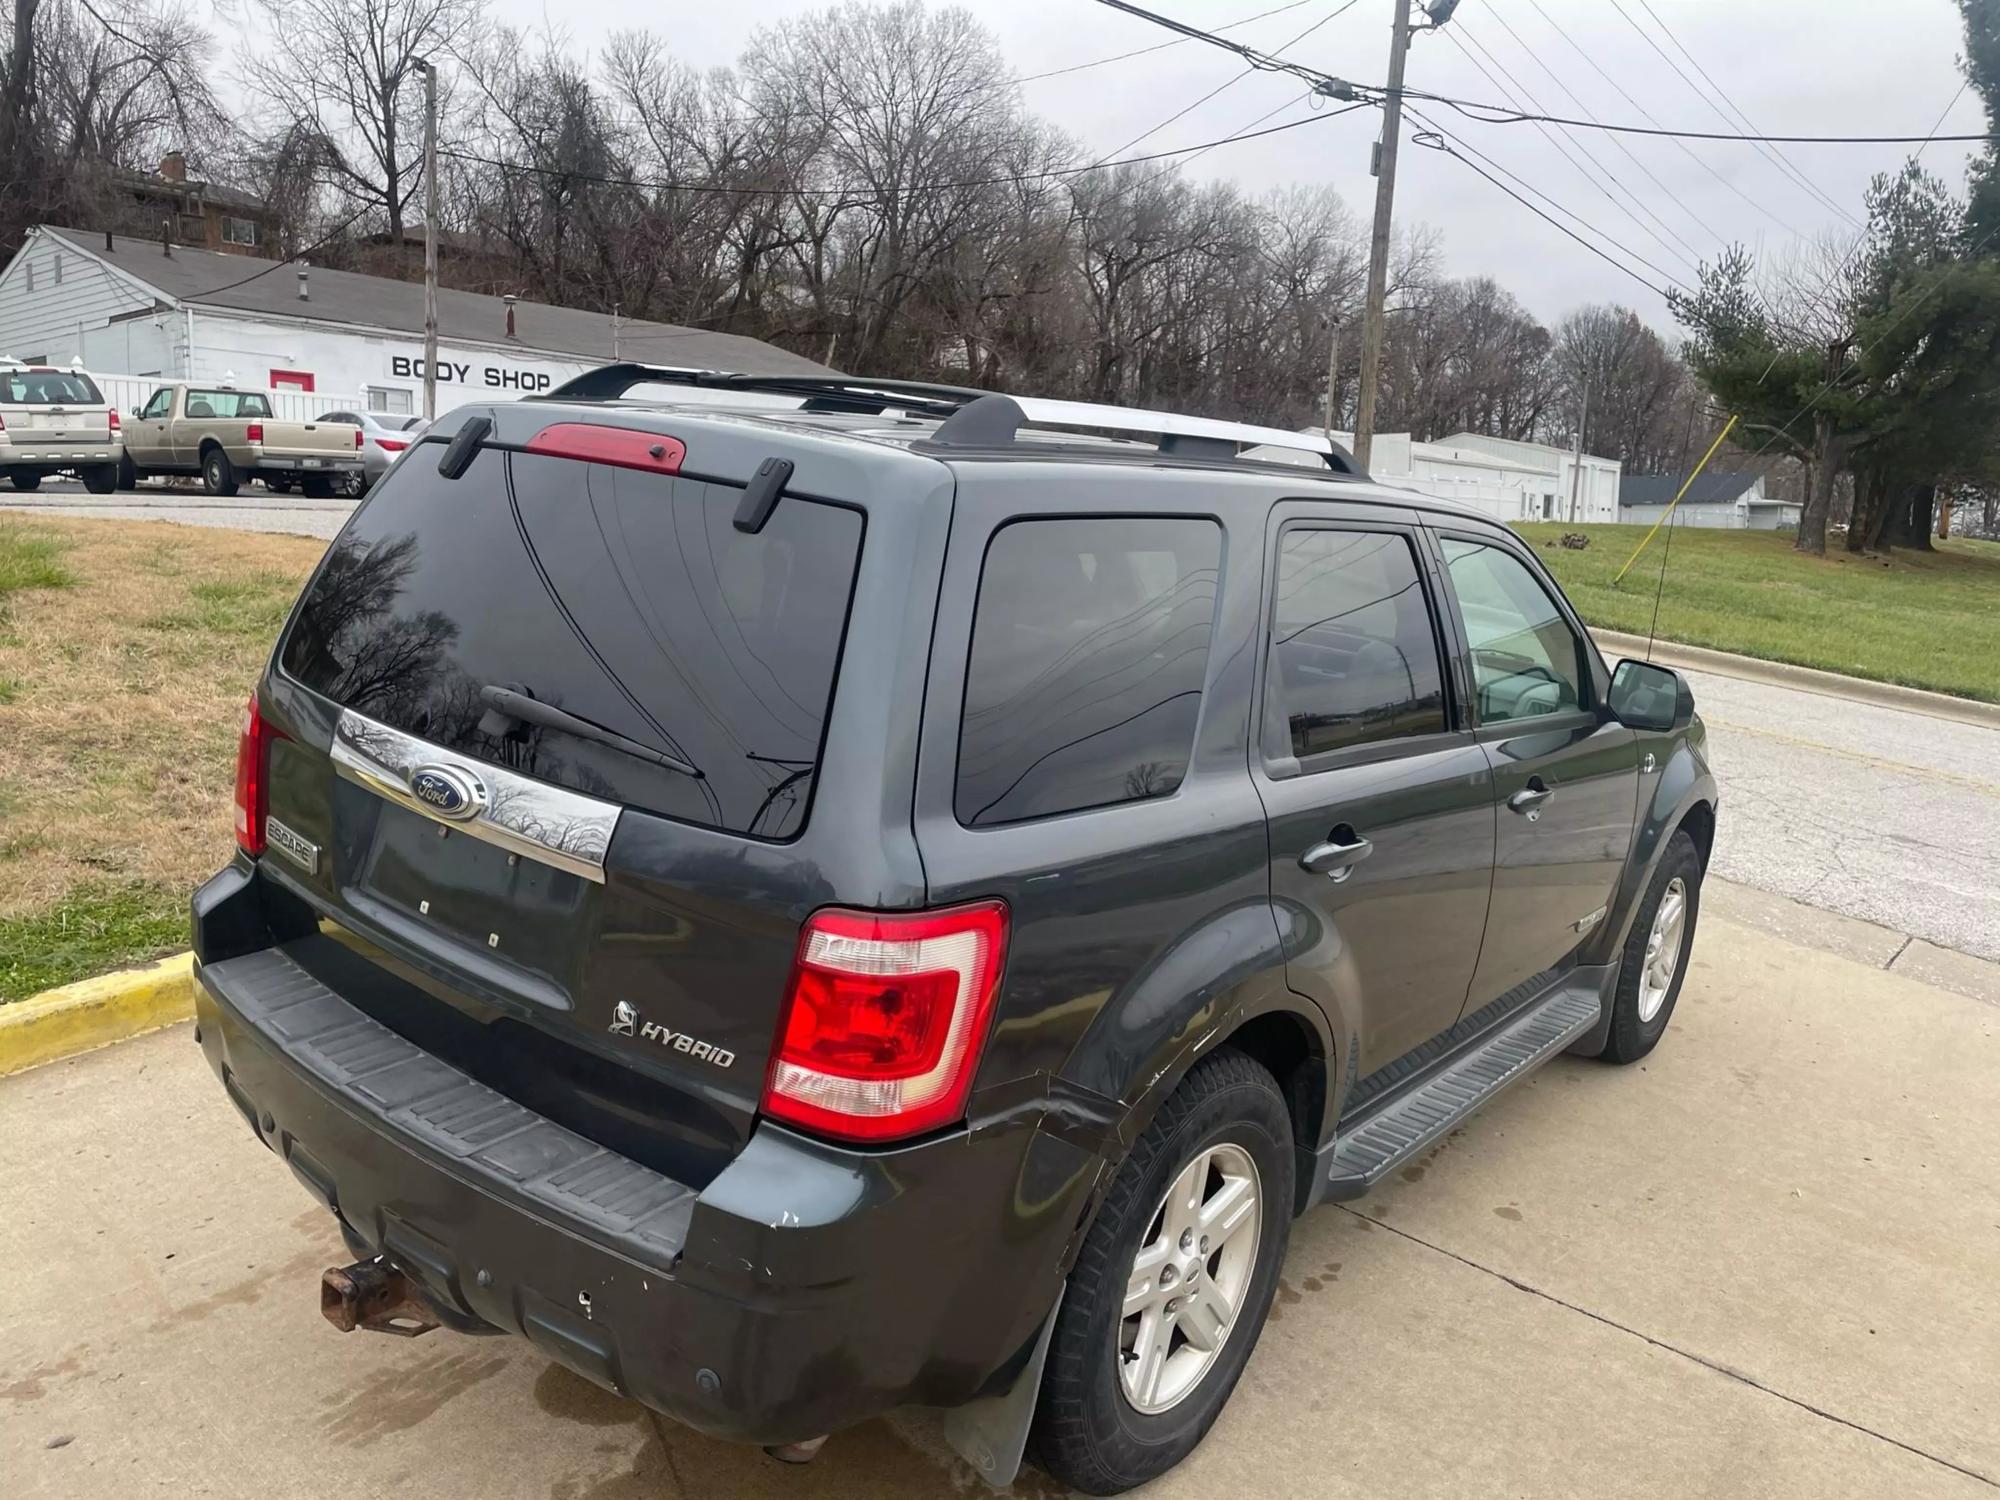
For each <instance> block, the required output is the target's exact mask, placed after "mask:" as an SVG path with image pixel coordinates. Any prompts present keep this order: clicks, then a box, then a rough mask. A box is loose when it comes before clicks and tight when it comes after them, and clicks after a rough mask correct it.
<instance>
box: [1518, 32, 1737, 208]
mask: <svg viewBox="0 0 2000 1500" xmlns="http://www.w3.org/2000/svg"><path fill="white" fill-rule="evenodd" d="M1528 3H1529V4H1530V5H1533V6H1534V7H1535V9H1536V11H1537V12H1539V13H1540V15H1541V17H1542V19H1543V20H1545V21H1547V22H1548V23H1549V24H1550V25H1551V26H1555V29H1556V32H1557V34H1558V35H1560V36H1561V37H1562V39H1563V40H1564V41H1565V42H1568V43H1569V45H1570V47H1571V49H1572V50H1574V51H1576V52H1577V53H1579V54H1580V55H1581V56H1582V58H1583V60H1584V61H1585V62H1587V63H1589V64H1590V65H1591V66H1592V67H1593V68H1597V72H1598V76H1599V77H1601V78H1603V79H1604V81H1605V82H1607V83H1610V84H1611V86H1612V87H1613V88H1615V89H1618V92H1619V93H1621V94H1624V95H1625V98H1626V100H1627V101H1628V102H1629V103H1631V104H1632V105H1633V106H1634V107H1635V108H1639V111H1640V113H1641V114H1645V110H1644V108H1643V107H1641V106H1639V102H1638V100H1636V99H1633V98H1632V96H1631V95H1630V94H1629V93H1626V92H1625V90H1624V89H1623V88H1620V87H1619V85H1618V84H1617V83H1616V82H1615V81H1613V80H1612V78H1611V75H1610V74H1609V73H1606V72H1605V71H1604V69H1603V68H1601V67H1598V64H1597V59H1596V58H1594V57H1592V56H1591V55H1590V54H1589V53H1588V52H1584V51H1583V49H1582V48H1580V47H1578V46H1577V44H1576V42H1575V41H1574V39H1572V38H1571V36H1570V34H1569V33H1568V32H1567V31H1564V30H1563V29H1562V27H1561V26H1558V25H1556V22H1555V20H1554V18H1553V17H1551V16H1550V15H1549V13H1548V12H1547V11H1545V10H1543V9H1542V6H1541V0H1528ZM1487 9H1488V10H1489V12H1490V13H1491V14H1492V16H1493V19H1494V20H1496V21H1498V22H1499V23H1500V25H1501V28H1502V29H1503V30H1505V31H1506V33H1507V35H1509V36H1511V37H1512V38H1513V39H1514V41H1515V43H1516V45H1518V46H1519V47H1520V48H1521V50H1522V51H1523V52H1526V53H1527V54H1528V56H1530V57H1532V58H1533V59H1534V60H1535V65H1536V66H1537V67H1539V68H1540V69H1541V70H1542V71H1543V72H1544V73H1546V74H1548V75H1549V77H1550V78H1551V79H1552V80H1554V82H1555V86H1556V87H1557V88H1559V89H1561V90H1562V91H1563V93H1564V94H1565V95H1567V96H1568V98H1569V100H1570V102H1571V103H1573V104H1574V105H1576V107H1577V108H1578V109H1581V110H1582V111H1583V112H1584V115H1585V116H1586V117H1587V118H1589V119H1592V120H1595V119H1596V118H1597V116H1596V115H1594V114H1592V113H1591V111H1590V107H1589V106H1588V105H1586V104H1585V103H1584V102H1583V100H1582V99H1581V98H1580V97H1579V96H1578V95H1577V92H1576V90H1575V89H1573V88H1571V87H1570V86H1569V85H1568V84H1567V83H1565V82H1564V81H1563V78H1562V75H1561V74H1560V73H1558V72H1556V70H1555V69H1554V68H1552V67H1550V66H1549V64H1548V61H1547V60H1546V59H1545V58H1544V57H1543V56H1542V55H1541V54H1540V53H1539V52H1537V51H1536V50H1535V49H1534V48H1533V47H1531V46H1529V45H1528V42H1527V40H1526V39H1525V38H1524V37H1523V36H1522V35H1521V33H1520V32H1518V31H1516V30H1515V29H1514V27H1513V25H1512V24H1511V23H1510V22H1509V21H1508V19H1507V17H1506V16H1505V15H1504V14H1503V13H1502V12H1501V11H1500V10H1499V8H1498V7H1496V6H1492V5H1489V6H1488V7H1487ZM1647 118H1648V119H1651V118H1652V117H1651V116H1650V115H1647ZM1654 123H1655V124H1657V123H1658V122H1657V121H1655V122H1654ZM1611 144H1612V145H1614V146H1616V147H1617V148H1618V149H1619V150H1620V151H1622V152H1623V153H1624V154H1625V159H1626V160H1627V161H1629V162H1631V163H1632V165H1633V166H1635V167H1637V168H1638V169H1639V170H1640V171H1641V172H1643V173H1645V174H1646V180H1647V181H1648V182H1650V183H1652V184H1653V186H1654V187H1656V188H1658V189H1659V190H1660V191H1661V192H1662V193H1665V194H1666V195H1667V197H1668V198H1670V199H1672V200H1673V204H1674V206H1675V207H1676V208H1678V209H1679V210H1680V211H1681V212H1682V213H1684V214H1686V215H1687V216H1688V218H1689V219H1690V220H1692V221H1693V222H1694V223H1696V224H1698V225H1700V226H1701V228H1702V230H1703V231H1704V232H1705V233H1707V235H1708V236H1709V238H1710V239H1712V240H1715V241H1716V242H1717V243H1718V244H1727V243H1728V242H1729V236H1727V235H1724V234H1722V233H1721V232H1720V231H1718V230H1717V229H1716V228H1715V226H1714V225H1713V224H1710V223H1709V222H1708V221H1707V220H1706V219H1704V218H1702V217H1701V215H1699V214H1697V213H1696V212H1695V211H1694V210H1693V209H1692V208H1690V207H1689V206H1688V205H1687V203H1686V201H1685V200H1683V199H1682V198H1681V196H1680V195H1679V194H1678V193H1676V192H1675V191H1674V190H1673V189H1672V188H1670V187H1668V186H1667V185H1666V184H1665V183H1664V182H1662V181H1660V179H1659V178H1658V177H1656V176H1654V175H1653V169H1652V168H1651V167H1648V166H1647V165H1646V164H1645V162H1644V161H1642V160H1640V158H1639V156H1638V154H1637V153H1636V152H1634V151H1633V150H1632V148H1631V147H1630V146H1627V145H1626V144H1625V142H1624V140H1623V139H1622V138H1621V137H1619V136H1615V135H1614V136H1612V137H1611ZM1674 144H1675V145H1676V146H1678V147H1680V149H1681V150H1682V151H1688V148H1687V146H1686V145H1685V144H1684V143H1683V142H1680V141H1676V142H1674ZM1688 155H1689V156H1691V157H1693V158H1694V160H1695V161H1696V162H1700V163H1701V165H1703V166H1707V165H1708V164H1707V163H1706V162H1702V161H1701V158H1700V157H1698V156H1694V153H1693V152H1691V151H1688ZM1709 170H1710V171H1714V169H1713V168H1710V169H1709ZM1716 180H1717V181H1719V182H1722V183H1723V184H1724V185H1728V179H1727V178H1725V177H1723V176H1722V175H1721V174H1720V173H1717V174H1716Z"/></svg>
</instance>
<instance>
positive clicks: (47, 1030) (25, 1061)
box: [0, 953, 194, 1078]
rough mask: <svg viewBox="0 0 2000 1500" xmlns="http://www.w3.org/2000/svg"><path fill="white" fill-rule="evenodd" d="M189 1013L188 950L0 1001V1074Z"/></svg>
mask: <svg viewBox="0 0 2000 1500" xmlns="http://www.w3.org/2000/svg"><path fill="white" fill-rule="evenodd" d="M193 1015H194V955H193V954H192V953H176V954H175V955H174V956H173V957H172V958H163V959H161V960H160V961H159V962H158V963H154V964H148V965H147V966H146V967H145V968H143V969H127V970H125V971H123V972H122V973H117V974H106V975H103V976H102V977H100V978H97V979H86V980H84V981H82V982H81V983H80V984H70V985H64V986H63V987H62V988H61V989H59V990H48V991H45V992H44V993H42V994H39V995H35V996H33V997H31V998H29V999H27V1000H19V1001H16V1002H15V1003H14V1004H12V1005H0V1078H4V1077H6V1076H7V1075H8V1074H10V1073H20V1072H23V1071H25V1070H26V1069H28V1068H33V1067H39V1066H40V1065H41V1064H43V1063H46V1062H54V1061H56V1060H57V1059H58V1058H64V1057H73V1056H75V1055H76V1054H77V1053H79V1052H88V1051H90V1050H91V1049H93V1048H96V1047H102V1046H105V1045H107V1044H109V1043H111V1042H122V1041H124V1040H125V1039H126V1038H127V1037H134V1036H138V1035H140V1034H141V1033H142V1032H147V1031H157V1030H159V1029H160V1028H161V1027H162V1026H171V1025H173V1024H174V1023H175V1022H176V1021H185V1020H188V1019H190V1018H191V1017H192V1016H193Z"/></svg>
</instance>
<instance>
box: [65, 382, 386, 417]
mask: <svg viewBox="0 0 2000 1500" xmlns="http://www.w3.org/2000/svg"><path fill="white" fill-rule="evenodd" d="M90 378H91V379H92V380H95V381H96V382H97V388H98V389H99V390H101V391H103V392H104V399H105V400H106V401H109V402H110V403H111V404H112V405H113V406H115V407H117V408H118V409H119V410H120V411H121V412H125V413H127V414H129V413H132V412H135V411H137V410H138V409H139V408H140V407H142V406H144V405H145V404H146V403H147V402H148V401H150V400H151V399H152V396H153V392H155V391H157V390H158V389H159V388H160V387H161V386H162V385H163V384H165V381H163V380H162V379H161V378H160V377H159V376H157V375H99V374H98V373H97V372H96V371H94V370H93V371H92V372H91V377H90ZM270 394H271V415H272V416H273V417H275V418H277V419H278V420H279V421H281V422H311V421H315V420H317V419H318V417H319V416H320V414H321V413H322V412H329V411H366V410H367V409H368V408H367V403H366V402H364V401H363V400H362V399H361V398H360V397H359V396H356V395H350V394H347V393H345V392H336V391H288V390H282V389H281V390H275V391H272V392H271V393H270Z"/></svg>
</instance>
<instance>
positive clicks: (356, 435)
mask: <svg viewBox="0 0 2000 1500" xmlns="http://www.w3.org/2000/svg"><path fill="white" fill-rule="evenodd" d="M354 446H355V448H356V449H357V450H359V448H360V447H361V429H360V428H359V427H357V428H355V429H354Z"/></svg>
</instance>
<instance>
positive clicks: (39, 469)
mask: <svg viewBox="0 0 2000 1500" xmlns="http://www.w3.org/2000/svg"><path fill="white" fill-rule="evenodd" d="M124 451H125V445H124V441H123V439H122V438H121V437H120V435H119V429H118V409H117V408H116V407H115V406H112V405H111V404H110V403H109V402H108V401H106V400H105V399H104V393H103V392H102V391H100V390H99V389H98V388H97V382H96V381H94V380H92V379H91V378H90V377H89V376H88V375H86V374H84V373H83V371H81V370H58V369H56V368H54V367H53V366H49V365H23V364H18V363H15V362H13V361H6V362H0V474H5V475H6V476H7V479H8V481H9V482H10V483H11V484H12V485H13V486H14V488H15V489H17V490H32V489H34V488H36V487H37V486H39V485H40V484H41V482H42V480H43V478H44V477H46V476H47V475H50V474H74V475H75V476H76V477H77V478H79V479H81V480H82V481H83V486H84V488H85V489H87V490H89V491H90V493H91V494H93V495H108V494H110V493H111V492H112V490H113V489H115V488H116V487H117V484H118V459H119V456H120V455H121V454H122V453H123V452H124Z"/></svg>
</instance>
